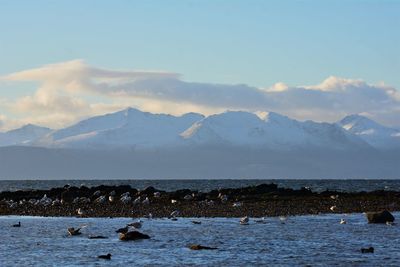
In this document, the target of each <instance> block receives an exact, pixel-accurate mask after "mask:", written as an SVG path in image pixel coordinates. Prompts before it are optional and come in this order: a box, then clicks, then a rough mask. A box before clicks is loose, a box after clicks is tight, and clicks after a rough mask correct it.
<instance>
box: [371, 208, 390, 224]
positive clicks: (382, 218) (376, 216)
mask: <svg viewBox="0 0 400 267" xmlns="http://www.w3.org/2000/svg"><path fill="white" fill-rule="evenodd" d="M365 215H366V216H367V219H368V223H386V222H393V221H394V217H393V215H392V214H391V213H390V212H389V211H387V210H384V211H380V212H367V213H366V214H365Z"/></svg>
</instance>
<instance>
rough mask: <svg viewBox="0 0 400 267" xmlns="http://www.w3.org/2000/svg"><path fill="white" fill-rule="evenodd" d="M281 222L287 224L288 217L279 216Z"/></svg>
mask: <svg viewBox="0 0 400 267" xmlns="http://www.w3.org/2000/svg"><path fill="white" fill-rule="evenodd" d="M279 220H280V221H281V223H282V224H285V223H286V221H287V217H286V216H279Z"/></svg>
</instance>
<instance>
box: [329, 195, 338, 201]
mask: <svg viewBox="0 0 400 267" xmlns="http://www.w3.org/2000/svg"><path fill="white" fill-rule="evenodd" d="M338 198H339V195H332V196H331V199H333V200H336V199H338Z"/></svg>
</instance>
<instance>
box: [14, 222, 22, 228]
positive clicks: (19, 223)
mask: <svg viewBox="0 0 400 267" xmlns="http://www.w3.org/2000/svg"><path fill="white" fill-rule="evenodd" d="M12 227H21V222H18V223H17V224H13V225H12Z"/></svg>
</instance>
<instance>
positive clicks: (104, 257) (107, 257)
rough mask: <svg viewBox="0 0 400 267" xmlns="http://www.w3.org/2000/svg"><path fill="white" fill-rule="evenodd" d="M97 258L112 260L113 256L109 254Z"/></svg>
mask: <svg viewBox="0 0 400 267" xmlns="http://www.w3.org/2000/svg"><path fill="white" fill-rule="evenodd" d="M97 258H99V259H104V260H111V254H110V253H108V254H107V255H100V256H97Z"/></svg>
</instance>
